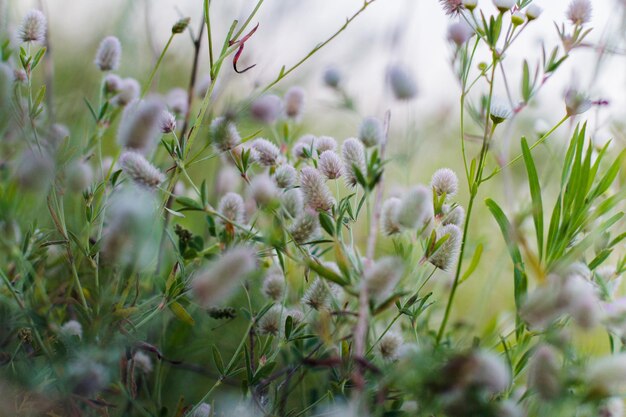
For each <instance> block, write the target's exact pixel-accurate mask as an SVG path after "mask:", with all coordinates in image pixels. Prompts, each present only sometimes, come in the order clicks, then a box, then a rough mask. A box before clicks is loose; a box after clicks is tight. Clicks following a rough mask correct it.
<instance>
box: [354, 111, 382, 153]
mask: <svg viewBox="0 0 626 417" xmlns="http://www.w3.org/2000/svg"><path fill="white" fill-rule="evenodd" d="M359 139H360V140H361V142H363V145H365V146H366V147H368V148H371V147H372V146H376V145H380V144H382V143H383V142H384V141H385V132H384V129H383V124H382V122H381V121H380V120H379V119H377V118H376V117H366V118H365V119H363V121H362V122H361V126H360V127H359Z"/></svg>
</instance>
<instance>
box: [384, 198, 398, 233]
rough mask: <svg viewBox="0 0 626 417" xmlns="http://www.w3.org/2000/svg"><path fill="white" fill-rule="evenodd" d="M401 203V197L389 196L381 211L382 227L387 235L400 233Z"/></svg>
mask: <svg viewBox="0 0 626 417" xmlns="http://www.w3.org/2000/svg"><path fill="white" fill-rule="evenodd" d="M400 204H401V201H400V199H399V198H396V197H391V198H388V199H387V200H385V202H384V203H383V206H382V209H381V212H380V228H381V229H382V231H383V233H384V234H385V235H386V236H391V235H395V234H396V233H400V223H398V213H399V211H400Z"/></svg>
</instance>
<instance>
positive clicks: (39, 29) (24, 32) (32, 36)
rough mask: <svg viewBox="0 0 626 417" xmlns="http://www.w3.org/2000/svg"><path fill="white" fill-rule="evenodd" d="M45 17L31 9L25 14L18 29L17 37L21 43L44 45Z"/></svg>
mask: <svg viewBox="0 0 626 417" xmlns="http://www.w3.org/2000/svg"><path fill="white" fill-rule="evenodd" d="M46 25H47V20H46V16H45V15H44V14H43V13H42V12H40V11H39V10H36V9H33V10H30V11H29V12H28V13H26V16H24V19H23V20H22V25H21V26H20V28H19V32H18V34H19V37H20V39H21V40H22V42H37V43H44V42H45V40H46Z"/></svg>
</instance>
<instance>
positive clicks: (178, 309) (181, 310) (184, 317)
mask: <svg viewBox="0 0 626 417" xmlns="http://www.w3.org/2000/svg"><path fill="white" fill-rule="evenodd" d="M169 307H170V310H171V311H172V313H174V315H175V316H176V318H177V319H178V320H180V321H182V322H183V323H186V324H188V325H190V326H193V325H194V324H196V322H195V321H194V319H193V317H191V314H189V313H188V312H187V310H185V307H183V306H182V305H181V304H180V303H178V302H176V301H173V302H172V303H171V304H170V305H169Z"/></svg>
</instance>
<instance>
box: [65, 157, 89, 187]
mask: <svg viewBox="0 0 626 417" xmlns="http://www.w3.org/2000/svg"><path fill="white" fill-rule="evenodd" d="M66 175H67V185H68V186H69V188H70V189H72V191H76V192H80V191H83V190H84V189H85V188H87V187H89V186H90V185H91V183H92V182H93V169H91V165H89V163H88V162H87V161H84V160H80V161H75V162H73V163H72V164H71V165H70V166H69V167H68V168H67V171H66Z"/></svg>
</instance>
